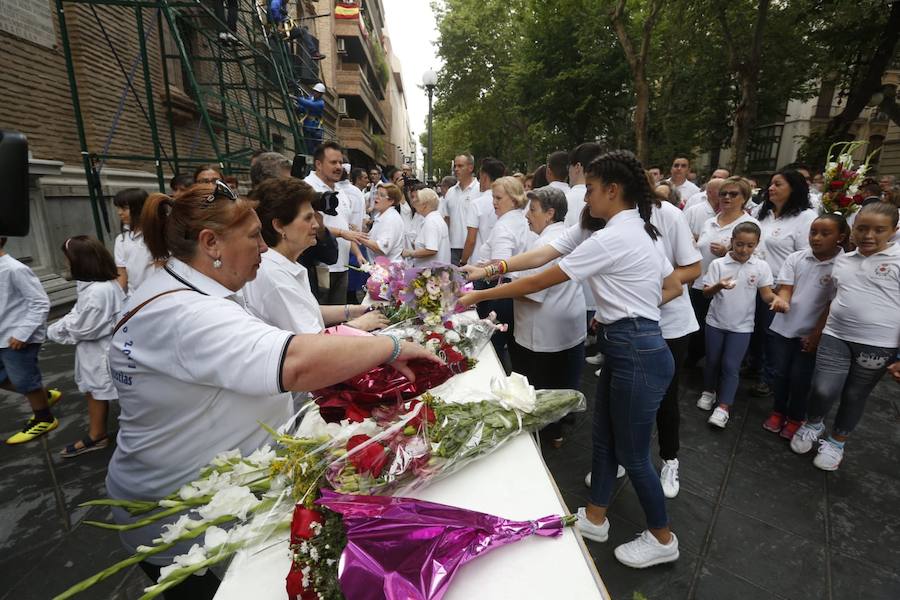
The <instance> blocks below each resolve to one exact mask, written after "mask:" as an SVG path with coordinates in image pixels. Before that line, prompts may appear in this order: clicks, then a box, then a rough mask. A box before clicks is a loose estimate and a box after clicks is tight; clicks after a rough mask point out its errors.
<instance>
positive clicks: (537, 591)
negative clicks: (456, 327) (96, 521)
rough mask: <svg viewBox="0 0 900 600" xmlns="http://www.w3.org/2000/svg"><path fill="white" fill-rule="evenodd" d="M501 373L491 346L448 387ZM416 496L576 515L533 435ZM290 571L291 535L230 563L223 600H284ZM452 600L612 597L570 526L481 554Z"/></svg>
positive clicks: (482, 507) (515, 511)
mask: <svg viewBox="0 0 900 600" xmlns="http://www.w3.org/2000/svg"><path fill="white" fill-rule="evenodd" d="M502 373H503V372H502V369H501V367H500V363H499V362H498V361H497V356H496V354H495V353H494V349H493V347H491V346H490V345H488V346H487V348H486V349H485V350H484V352H482V354H481V356H480V357H479V362H478V365H477V366H476V368H475V369H473V370H471V371H468V372H466V373H463V374H461V375H457V376H456V377H454V378H453V379H451V380H450V381H449V382H447V384H445V385H451V384H452V385H454V386H457V385H463V386H466V387H471V388H476V389H489V382H490V379H491V377H492V376H494V375H502ZM410 495H411V496H413V497H415V498H419V499H421V500H429V501H432V502H441V503H443V504H449V505H451V506H459V507H463V508H468V509H472V510H478V511H482V512H486V513H490V514H494V515H498V516H501V517H506V518H509V519H516V520H527V519H535V518H540V517H544V516H546V515H550V514H566V513H568V512H570V511H569V510H568V509H567V508H566V506H565V504H564V503H563V501H562V498H561V497H560V495H559V491H558V490H557V488H556V484H555V483H554V481H553V478H552V477H551V476H550V473H549V472H548V471H547V467H546V465H545V464H544V461H543V459H542V458H541V455H540V450H539V447H538V446H537V444H536V443H535V441H534V439H533V438H532V437H531V436H530V435H527V434H522V435H520V436H518V437H517V438H516V439H515V440H513V441H511V442H510V443H508V444H506V445H505V446H504V447H502V448H501V449H499V450H497V451H496V452H494V453H493V454H491V455H489V456H487V457H484V458H482V459H479V460H477V461H475V462H473V463H471V464H469V465H468V466H466V467H465V468H463V469H462V470H461V471H459V472H458V473H455V474H454V475H451V476H450V477H448V478H446V479H443V480H441V481H438V482H436V483H434V484H432V485H430V486H428V487H426V488H424V489H420V490H417V491H416V492H414V493H412V494H410ZM289 568H290V558H289V554H288V542H287V537H286V536H285V539H284V540H283V541H282V542H280V543H273V544H269V545H268V547H266V548H264V549H257V550H249V551H246V552H244V553H242V554H240V555H238V556H236V557H235V559H234V560H233V562H232V563H231V566H230V567H229V568H228V572H227V574H226V576H225V578H224V579H223V581H222V585H221V586H220V587H219V591H218V593H217V594H216V600H247V599H248V598H252V599H253V600H284V599H286V598H287V593H286V592H285V588H284V580H285V577H286V576H287V573H288V570H289ZM445 598H446V600H472V599H475V598H491V599H497V598H510V599H512V598H515V599H517V600H520V599H527V598H541V599H544V598H577V599H579V600H590V599H592V598H603V599H608V598H609V594H608V593H607V591H606V588H605V587H604V586H603V582H602V581H601V579H600V576H599V575H598V574H597V571H596V569H595V568H594V562H593V560H592V559H591V557H590V555H589V554H588V552H587V549H586V547H585V545H584V542H583V541H582V539H581V536H580V535H578V534H577V533H576V532H575V530H574V528H567V529H566V530H565V531H564V532H563V535H562V536H560V537H558V538H542V537H538V536H532V537H530V538H526V539H524V540H522V541H520V542H517V543H515V544H510V545H508V546H504V547H501V548H498V549H496V550H493V551H491V552H489V553H487V554H485V555H483V556H480V557H478V558H476V559H474V560H473V561H472V562H470V563H468V564H466V565H464V566H463V567H462V568H461V569H460V570H459V571H458V572H457V575H456V577H455V578H454V579H453V581H452V582H451V584H450V588H449V591H448V593H447V594H446V596H445ZM348 600H353V599H352V598H348Z"/></svg>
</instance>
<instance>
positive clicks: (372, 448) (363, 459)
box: [347, 435, 387, 477]
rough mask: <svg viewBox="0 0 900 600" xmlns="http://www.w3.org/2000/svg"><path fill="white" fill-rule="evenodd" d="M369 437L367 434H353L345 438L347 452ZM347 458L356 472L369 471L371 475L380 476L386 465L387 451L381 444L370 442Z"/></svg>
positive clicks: (363, 442) (366, 440)
mask: <svg viewBox="0 0 900 600" xmlns="http://www.w3.org/2000/svg"><path fill="white" fill-rule="evenodd" d="M371 439H372V438H370V437H369V436H367V435H354V436H353V437H351V438H350V439H349V440H347V452H351V451H352V450H353V449H354V448H356V447H357V446H360V445H362V444H365V443H366V442H368V441H369V440H371ZM347 460H349V461H350V464H352V465H353V466H354V467H355V468H356V472H357V473H369V474H371V475H372V477H380V476H381V473H382V471H384V467H385V465H387V452H385V449H384V446H382V445H381V444H379V443H372V444H368V445H367V446H366V447H365V448H360V449H359V450H357V451H355V452H353V453H352V454H350V455H349V456H348V457H347Z"/></svg>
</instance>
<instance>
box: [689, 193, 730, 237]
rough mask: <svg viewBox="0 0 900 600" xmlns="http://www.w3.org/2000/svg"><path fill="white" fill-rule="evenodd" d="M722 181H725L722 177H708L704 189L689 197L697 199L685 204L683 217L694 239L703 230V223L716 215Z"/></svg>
mask: <svg viewBox="0 0 900 600" xmlns="http://www.w3.org/2000/svg"><path fill="white" fill-rule="evenodd" d="M723 183H725V180H724V179H710V180H709V181H707V182H706V191H704V192H700V193H699V194H694V195H693V196H692V197H691V199H692V200H693V199H698V200H699V201H697V202H692V203H691V205H690V206H685V208H684V218H685V219H687V223H688V227H690V228H691V233H692V234H694V241H696V240H697V239H699V237H700V232H701V231H703V224H704V223H706V222H707V221H708V220H709V219H711V218H712V217H714V216H716V212H718V210H719V189H720V188H721V187H722V184H723Z"/></svg>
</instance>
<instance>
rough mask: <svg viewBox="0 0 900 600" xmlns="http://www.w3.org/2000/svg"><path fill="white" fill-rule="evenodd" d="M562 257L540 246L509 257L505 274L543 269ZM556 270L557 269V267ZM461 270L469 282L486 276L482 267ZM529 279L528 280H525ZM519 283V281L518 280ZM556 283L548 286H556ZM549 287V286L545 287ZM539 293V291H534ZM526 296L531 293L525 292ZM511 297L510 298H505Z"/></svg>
mask: <svg viewBox="0 0 900 600" xmlns="http://www.w3.org/2000/svg"><path fill="white" fill-rule="evenodd" d="M560 256H562V253H561V252H560V251H559V250H557V249H556V248H554V247H553V246H551V245H549V244H548V245H546V246H541V247H539V248H534V249H533V250H529V251H528V252H523V253H522V254H517V255H516V256H511V257H509V258H508V259H506V265H507V267H508V269H507V272H508V273H511V272H513V271H527V270H528V269H536V268H538V267H543V266H544V265H546V264H547V263H548V262H550V261H551V260H554V259H556V258H559V257H560ZM557 268H558V267H557ZM462 270H463V271H464V272H465V273H466V276H467V279H468V280H469V281H475V280H478V279H485V278H486V276H487V271H486V270H485V269H484V268H482V267H474V266H472V265H466V266H465V267H462ZM525 279H529V278H525ZM520 281H521V280H520ZM562 281H565V280H560V281H557V282H556V283H561V282H562ZM556 283H553V284H550V285H556ZM546 287H550V286H546ZM540 289H544V288H540ZM534 291H539V290H534ZM525 293H526V294H530V293H532V292H531V291H529V292H525ZM507 297H511V296H507Z"/></svg>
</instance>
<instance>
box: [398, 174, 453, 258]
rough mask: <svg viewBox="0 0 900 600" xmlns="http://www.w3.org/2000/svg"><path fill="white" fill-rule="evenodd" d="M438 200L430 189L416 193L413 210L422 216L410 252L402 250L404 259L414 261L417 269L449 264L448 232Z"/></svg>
mask: <svg viewBox="0 0 900 600" xmlns="http://www.w3.org/2000/svg"><path fill="white" fill-rule="evenodd" d="M439 203H440V200H439V199H438V195H437V194H436V193H435V191H434V190H432V189H431V188H423V189H421V190H419V191H418V192H416V205H415V209H416V212H417V214H419V215H421V216H422V219H423V220H422V225H421V227H420V228H419V231H418V233H417V234H416V238H415V242H414V244H413V249H412V250H404V251H403V257H404V258H412V259H415V264H416V266H417V267H425V266H429V265H447V264H450V231H449V229H448V228H447V223H446V222H445V221H444V218H443V217H442V216H441V213H440V212H439V211H438V206H439Z"/></svg>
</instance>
